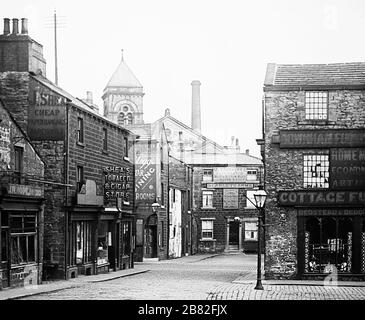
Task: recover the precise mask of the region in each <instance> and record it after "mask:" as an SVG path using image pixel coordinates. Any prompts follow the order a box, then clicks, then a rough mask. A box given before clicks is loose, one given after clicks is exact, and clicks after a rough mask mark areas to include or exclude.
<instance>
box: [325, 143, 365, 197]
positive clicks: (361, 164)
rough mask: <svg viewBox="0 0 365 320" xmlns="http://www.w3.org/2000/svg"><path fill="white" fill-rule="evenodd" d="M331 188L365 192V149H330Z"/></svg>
mask: <svg viewBox="0 0 365 320" xmlns="http://www.w3.org/2000/svg"><path fill="white" fill-rule="evenodd" d="M329 177H330V180H329V182H330V187H331V188H332V189H337V190H339V189H347V190H351V189H352V190H356V189H361V190H365V149H364V148H332V149H330V175H329Z"/></svg>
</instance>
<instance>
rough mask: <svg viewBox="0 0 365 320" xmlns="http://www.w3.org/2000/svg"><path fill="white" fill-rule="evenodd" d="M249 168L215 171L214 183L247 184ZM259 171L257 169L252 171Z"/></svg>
mask: <svg viewBox="0 0 365 320" xmlns="http://www.w3.org/2000/svg"><path fill="white" fill-rule="evenodd" d="M247 170H250V169H248V168H243V167H219V168H214V169H213V180H214V182H241V183H242V182H246V181H247ZM252 170H257V169H252Z"/></svg>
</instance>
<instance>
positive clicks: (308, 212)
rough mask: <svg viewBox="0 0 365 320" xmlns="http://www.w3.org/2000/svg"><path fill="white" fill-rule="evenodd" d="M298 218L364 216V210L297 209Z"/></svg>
mask: <svg viewBox="0 0 365 320" xmlns="http://www.w3.org/2000/svg"><path fill="white" fill-rule="evenodd" d="M297 212H298V216H313V217H317V216H364V215H365V209H353V208H349V209H337V208H336V209H298V211H297Z"/></svg>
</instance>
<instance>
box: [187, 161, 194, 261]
mask: <svg viewBox="0 0 365 320" xmlns="http://www.w3.org/2000/svg"><path fill="white" fill-rule="evenodd" d="M188 167H189V174H190V197H189V199H188V201H189V209H190V254H191V255H193V201H192V199H193V171H194V169H193V167H190V166H188Z"/></svg>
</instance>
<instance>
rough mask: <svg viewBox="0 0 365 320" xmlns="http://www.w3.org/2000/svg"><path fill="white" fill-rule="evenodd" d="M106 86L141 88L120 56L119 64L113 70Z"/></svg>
mask: <svg viewBox="0 0 365 320" xmlns="http://www.w3.org/2000/svg"><path fill="white" fill-rule="evenodd" d="M106 87H129V88H142V85H141V83H140V82H139V81H138V79H137V78H136V76H135V75H134V74H133V72H132V71H131V69H129V67H128V66H127V65H126V63H125V62H124V59H123V57H122V60H121V61H120V63H119V66H118V67H117V69H116V70H115V71H114V73H113V75H112V77H111V78H110V80H109V82H108V84H107V85H106Z"/></svg>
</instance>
